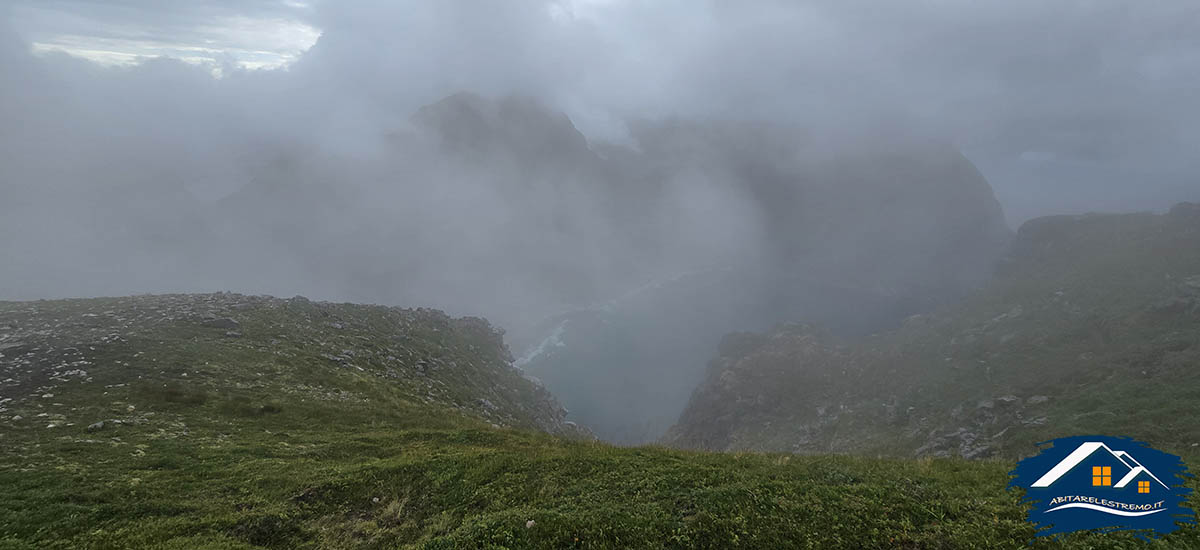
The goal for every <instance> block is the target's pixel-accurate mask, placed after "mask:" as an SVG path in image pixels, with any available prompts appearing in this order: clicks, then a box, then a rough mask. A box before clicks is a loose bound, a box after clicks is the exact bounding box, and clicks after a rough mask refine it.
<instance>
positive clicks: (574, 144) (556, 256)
mask: <svg viewBox="0 0 1200 550" xmlns="http://www.w3.org/2000/svg"><path fill="white" fill-rule="evenodd" d="M284 4H288V5H284ZM291 4H297V5H295V6H293V5H291ZM1118 7H1119V6H1118ZM128 8H129V9H127V10H124V11H120V10H118V11H119V13H118V12H117V11H107V10H106V9H104V7H103V6H102V5H99V4H95V3H91V2H87V1H85V0H70V1H67V2H61V3H55V4H35V3H31V2H27V1H25V0H20V1H17V2H14V3H12V4H11V5H8V6H6V7H5V8H4V10H3V12H0V16H2V17H3V23H2V24H0V70H2V71H3V74H4V75H5V77H6V78H5V81H6V85H5V86H4V87H3V88H2V89H0V116H2V117H3V121H4V124H3V125H0V234H2V235H3V237H4V238H3V239H0V256H3V257H4V258H6V259H9V261H5V262H0V298H6V299H35V298H48V297H71V296H98V295H126V294H137V293H145V292H211V291H222V290H233V291H238V292H244V293H264V294H271V295H279V296H291V295H297V294H299V295H305V296H311V297H313V298H316V299H327V300H349V301H355V302H369V303H380V304H387V305H403V306H431V307H438V308H442V309H445V310H447V311H449V312H450V313H452V314H455V315H482V316H486V317H487V318H489V319H490V320H491V321H492V322H493V323H495V324H496V325H497V326H500V327H504V328H505V329H506V330H507V331H508V335H507V336H508V342H509V345H510V346H511V347H512V349H513V351H514V352H515V353H516V355H518V356H519V357H521V358H522V359H523V361H522V365H524V366H525V367H526V368H528V369H529V370H530V372H531V373H533V374H534V375H536V376H539V377H542V378H543V379H544V381H545V382H546V383H547V384H548V385H549V386H551V389H553V390H554V391H556V392H563V393H564V394H563V395H561V396H560V397H562V398H563V400H564V401H565V402H567V405H568V407H569V408H572V409H574V416H580V415H582V416H591V417H592V418H593V419H594V420H595V421H597V422H601V423H608V422H610V421H611V422H612V423H613V426H614V427H615V426H616V425H618V424H625V423H626V422H627V420H632V419H636V420H638V421H640V422H643V423H649V424H650V425H652V427H651V428H644V429H643V428H636V429H635V428H630V429H631V430H632V431H633V432H639V433H638V434H636V435H631V436H630V439H629V440H631V441H635V440H643V439H646V438H650V437H654V436H655V435H656V432H661V431H662V429H664V428H665V427H666V425H667V424H669V423H670V421H671V420H672V419H673V415H674V412H673V411H677V409H678V408H680V407H682V405H683V402H684V400H685V399H686V394H687V392H688V391H690V388H691V387H692V386H693V385H694V383H696V382H698V381H699V377H700V376H701V374H702V368H703V365H704V363H705V361H706V360H707V358H708V357H710V356H711V354H712V352H713V349H714V347H715V346H716V345H717V342H718V340H719V336H720V335H721V334H724V333H726V332H729V331H731V330H763V329H766V328H767V327H769V326H770V325H772V324H773V323H776V322H780V321H789V320H790V321H818V322H821V323H823V324H826V325H828V326H830V327H831V328H832V330H833V331H835V332H836V333H838V334H843V335H847V336H855V335H863V334H867V333H870V332H873V331H876V330H881V329H886V328H888V327H890V326H892V325H894V324H895V323H896V322H897V321H898V320H899V319H901V318H903V317H904V316H906V315H909V314H911V313H915V312H919V311H926V310H928V309H930V308H932V307H934V306H936V305H937V304H940V303H942V302H943V301H945V300H948V299H952V298H953V297H955V296H957V295H959V294H961V293H962V292H964V291H966V290H968V289H970V288H972V287H973V286H975V285H977V284H979V283H980V282H981V281H983V280H984V279H985V278H986V277H987V276H988V274H989V273H990V269H991V265H992V262H993V261H994V260H995V259H996V258H997V257H999V255H1000V251H1001V249H1002V247H1003V243H1004V241H1005V240H1006V239H1007V238H1008V237H1007V233H1008V230H1007V226H1008V223H1013V224H1016V223H1019V222H1021V221H1023V220H1025V219H1027V218H1029V217H1030V216H1032V215H1035V214H1041V213H1047V212H1061V211H1068V212H1074V211H1082V210H1087V209H1095V208H1107V209H1114V210H1127V209H1129V208H1133V207H1141V208H1159V209H1162V208H1165V207H1166V206H1168V205H1169V204H1171V203H1173V202H1175V201H1177V200H1183V199H1188V198H1193V197H1192V196H1191V195H1192V194H1193V193H1192V192H1193V191H1194V190H1195V180H1194V178H1193V177H1191V176H1190V174H1192V173H1194V170H1193V168H1194V158H1195V156H1194V155H1190V154H1184V153H1186V152H1188V151H1192V150H1193V149H1194V148H1195V144H1196V143H1198V142H1200V141H1198V140H1196V139H1195V138H1196V136H1195V135H1194V132H1192V131H1191V130H1189V128H1191V127H1194V126H1196V125H1195V124H1192V122H1194V121H1193V118H1194V117H1195V114H1194V113H1196V112H1200V110H1197V109H1192V108H1190V107H1192V106H1194V105H1193V104H1194V98H1193V97H1192V96H1191V95H1190V94H1187V93H1185V91H1186V90H1189V89H1191V88H1194V86H1192V84H1193V82H1192V80H1191V76H1189V75H1192V74H1194V71H1188V70H1185V69H1187V68H1188V67H1190V65H1189V64H1190V63H1192V62H1193V60H1192V59H1191V58H1190V57H1188V56H1187V55H1184V53H1186V52H1187V51H1189V50H1188V48H1189V47H1190V46H1192V45H1194V41H1195V38H1194V33H1176V32H1174V31H1175V30H1176V29H1175V27H1174V26H1172V25H1171V23H1172V22H1174V21H1180V20H1186V19H1187V17H1188V16H1189V15H1191V14H1192V13H1193V12H1194V9H1195V8H1194V7H1193V6H1190V5H1188V4H1185V3H1172V2H1164V3H1156V4H1155V5H1154V6H1148V7H1141V8H1139V9H1138V10H1130V9H1125V8H1121V9H1117V8H1113V9H1095V10H1087V9H1083V8H1081V7H1078V6H1075V7H1061V8H1056V7H1052V6H1046V5H1045V4H1043V3H1040V2H1018V3H1013V4H1011V5H1009V6H1006V8H1005V10H1003V11H1001V10H999V9H998V8H977V9H966V8H962V7H950V6H942V5H938V4H928V3H921V4H919V5H914V6H909V7H903V8H902V7H897V6H890V5H871V4H864V3H860V2H849V3H837V4H817V3H783V2H771V1H768V2H762V3H756V4H754V5H753V6H746V7H738V6H736V5H733V4H726V3H720V2H704V3H699V4H696V3H681V2H668V3H663V4H660V5H656V6H655V5H642V4H640V3H634V2H623V1H612V2H591V1H570V2H567V1H562V2H559V1H554V2H540V1H519V2H514V3H511V5H505V6H480V5H477V3H474V2H466V1H458V0H455V1H448V2H382V1H378V2H377V1H362V2H345V3H343V2H337V3H334V2H323V3H273V2H256V3H253V5H252V6H248V7H243V8H237V7H234V6H233V5H232V4H226V3H212V4H204V5H199V4H198V5H195V6H190V7H188V8H187V9H183V8H178V9H162V8H161V6H157V5H155V4H153V3H134V4H131V5H130V6H128ZM67 15H70V17H67ZM238 16H243V17H262V18H266V19H264V20H275V19H284V20H288V21H293V22H295V23H297V24H303V25H307V26H308V27H309V28H310V29H314V30H312V32H313V33H314V36H316V34H319V38H314V39H315V43H312V44H311V47H310V48H309V49H307V51H298V52H295V53H294V55H293V54H291V53H289V54H287V55H289V56H292V57H290V58H289V59H290V61H289V64H287V65H286V66H280V67H279V68H276V69H269V70H250V69H249V68H248V67H251V66H253V65H250V64H246V63H245V62H244V59H241V58H238V57H237V55H244V54H246V52H247V51H251V50H253V48H243V47H240V46H239V48H230V49H229V50H228V51H225V52H221V51H219V50H220V48H219V47H216V46H204V45H199V46H197V45H187V44H184V45H186V46H188V48H190V49H186V48H185V49H182V50H186V51H191V52H193V53H196V56H192V57H187V56H183V57H181V56H180V55H179V54H178V53H176V50H170V49H167V50H163V48H161V46H162V44H163V43H167V42H170V40H171V39H172V38H170V37H174V38H173V40H177V41H181V42H186V41H193V42H195V43H197V44H208V43H207V42H205V40H209V39H210V38H211V36H210V35H208V34H205V33H206V32H211V29H212V28H213V27H214V26H215V27H220V26H221V25H230V24H231V23H230V21H231V19H230V18H231V17H238ZM89 23H95V24H94V25H91V27H92V30H90V31H89V30H88V29H89ZM1131 23H1139V24H1131ZM285 27H286V26H285ZM272 28H276V27H272ZM280 28H283V27H280ZM97 29H99V30H97ZM206 29H207V30H206ZM963 29H972V31H971V32H970V33H966V34H964V31H963ZM1148 29H1158V30H1159V31H1161V32H1151V31H1150V30H1148ZM227 30H228V31H229V32H226V33H225V36H226V38H227V39H229V40H234V39H233V38H228V36H231V33H233V31H234V30H236V29H233V28H230V29H227ZM1168 31H1170V32H1168ZM89 33H92V34H89ZM89 37H90V38H89ZM923 37H924V38H923ZM1054 37H1058V38H1054ZM234 38H236V40H234V42H237V43H238V44H239V45H241V46H245V44H243V42H245V40H246V39H245V37H234ZM276 38H278V37H276ZM1051 38H1053V40H1051ZM88 40H92V41H93V42H88ZM275 42H278V40H275V39H272V43H275ZM80 44H83V45H80ZM89 44H90V46H89ZM130 44H133V45H134V46H137V47H139V48H143V47H144V48H149V49H151V50H153V48H155V47H158V48H159V51H168V53H167V54H165V55H164V56H162V57H153V56H145V57H140V58H137V62H136V63H131V64H128V65H119V66H102V65H99V64H96V63H93V62H91V61H88V60H86V59H97V57H96V56H100V59H104V55H107V54H113V53H114V52H115V50H117V49H120V48H121V47H132V46H130ZM156 44H157V46H156ZM951 44H952V45H953V46H950V45H951ZM93 46H94V47H93ZM264 47H265V46H264ZM289 47H291V46H289ZM105 48H109V49H112V51H110V50H109V49H105ZM105 52H107V53H105ZM1181 52H1183V53H1181ZM116 53H120V52H116ZM102 54H103V55H102ZM201 54H202V55H201ZM197 56H199V57H201V59H199V60H198V59H196V57H197ZM204 56H209V57H204ZM109 57H111V56H109ZM1132 82H1139V83H1141V84H1139V85H1136V86H1135V85H1133V84H1131V83H1132ZM981 171H982V172H983V173H982V174H981ZM985 175H986V177H985ZM1051 180H1053V181H1051ZM997 199H999V200H997ZM1002 205H1003V208H1002ZM1006 215H1007V218H1008V219H1007V220H1006ZM593 324H594V326H593ZM571 327H575V328H571ZM582 327H592V328H588V329H586V330H582ZM559 344H562V345H559ZM539 350H541V352H539ZM587 350H592V351H587ZM547 351H549V352H553V353H549V354H547V353H542V352H547ZM568 352H570V353H569V354H568ZM564 354H565V355H564ZM572 354H582V355H572ZM564 366H565V370H564V368H560V367H564ZM571 369H574V370H571ZM567 372H573V373H575V374H571V375H569V376H566V377H565V378H560V376H561V375H564V373H567ZM618 373H619V374H618ZM676 376H678V378H677V379H676V378H675V377H676ZM648 381H649V382H648ZM598 388H609V389H607V390H604V391H599V390H598ZM614 388H615V389H614ZM616 394H619V397H620V399H618V398H617V396H616ZM572 396H574V397H572ZM626 399H627V401H626ZM614 402H619V403H627V404H630V405H629V406H622V407H617V408H613V407H610V406H609V405H610V404H612V403H614ZM634 404H642V405H647V404H649V405H647V406H650V408H649V409H642V408H641V407H640V406H633V405H634ZM600 405H603V407H604V409H605V410H604V411H603V414H600V413H594V412H593V413H589V412H588V410H589V409H594V408H595V407H599V406H600ZM651 405H652V406H651ZM651 409H653V410H651ZM614 411H616V412H614ZM618 413H619V414H620V415H624V416H625V417H628V418H624V419H608V418H605V415H608V414H618ZM597 415H598V416H597ZM614 429H615V428H614ZM623 429H624V428H622V430H623ZM639 430H640V431H639ZM602 431H603V430H602ZM642 432H644V433H642ZM631 433H632V432H631ZM608 436H609V437H613V438H616V437H617V436H616V432H610V433H609V434H608ZM622 437H623V436H622Z"/></svg>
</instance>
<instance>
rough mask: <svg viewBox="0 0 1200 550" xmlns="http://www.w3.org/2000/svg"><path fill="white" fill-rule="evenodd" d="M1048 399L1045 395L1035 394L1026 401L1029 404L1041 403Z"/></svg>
mask: <svg viewBox="0 0 1200 550" xmlns="http://www.w3.org/2000/svg"><path fill="white" fill-rule="evenodd" d="M1049 400H1050V398H1049V397H1047V396H1045V395H1035V396H1033V397H1030V398H1029V401H1028V403H1029V404H1030V405H1038V404H1041V403H1045V402H1047V401H1049Z"/></svg>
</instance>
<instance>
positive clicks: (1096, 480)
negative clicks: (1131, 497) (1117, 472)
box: [1092, 466, 1149, 490]
mask: <svg viewBox="0 0 1200 550" xmlns="http://www.w3.org/2000/svg"><path fill="white" fill-rule="evenodd" d="M1111 485H1112V466H1092V486H1093V487H1109V486H1111ZM1138 487H1139V490H1140V488H1141V484H1140V483H1139V485H1138ZM1147 490H1149V487H1147Z"/></svg>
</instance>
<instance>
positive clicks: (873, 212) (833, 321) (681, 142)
mask: <svg viewBox="0 0 1200 550" xmlns="http://www.w3.org/2000/svg"><path fill="white" fill-rule="evenodd" d="M634 135H635V138H636V139H638V150H637V151H632V150H626V151H620V152H619V154H610V155H607V156H606V158H607V159H609V161H610V162H611V161H612V160H613V159H620V162H621V165H620V166H619V167H616V168H614V169H613V170H612V173H622V174H628V175H630V177H635V178H641V180H642V181H645V182H650V185H659V186H662V185H663V183H662V182H672V181H676V182H677V181H678V180H680V179H683V180H685V181H686V182H687V183H690V184H692V185H695V186H696V187H698V188H703V187H704V186H716V187H718V188H719V189H721V190H722V193H723V195H722V196H723V197H736V199H737V200H736V203H734V204H736V208H735V207H733V206H730V204H725V205H724V209H722V208H714V209H713V210H712V212H711V215H710V216H709V217H708V220H707V224H708V226H709V230H710V232H711V231H712V230H713V228H717V230H718V231H716V232H717V233H719V228H721V227H722V226H723V225H727V226H728V227H729V228H730V230H731V231H743V233H740V234H739V236H740V237H741V238H740V239H739V241H738V245H737V246H734V247H730V248H720V247H719V246H714V247H713V248H711V252H712V256H711V257H710V259H709V260H710V261H709V262H708V263H707V265H705V264H698V265H702V266H704V267H702V268H698V269H694V270H688V271H683V273H682V275H679V274H676V275H674V276H664V277H661V278H660V279H659V280H657V281H656V282H655V283H654V284H651V285H648V286H647V287H643V288H641V289H639V290H638V291H636V292H634V293H632V294H629V295H626V296H624V297H623V298H620V299H616V300H612V301H607V302H605V303H604V304H603V305H602V306H599V307H596V308H589V309H585V310H582V311H579V312H575V313H568V314H565V315H562V316H558V317H555V318H552V319H550V320H549V321H548V322H546V323H545V324H544V325H543V328H542V331H541V332H542V335H543V337H544V339H539V338H533V339H532V340H531V343H530V344H529V345H528V346H527V347H526V349H527V350H529V351H528V353H527V356H526V357H524V358H523V359H522V361H521V364H522V366H523V368H525V369H526V370H528V371H529V372H531V373H533V374H535V375H536V376H538V377H539V378H541V379H542V380H543V381H545V382H546V384H547V385H548V387H549V388H550V389H551V390H552V391H554V392H555V393H556V395H559V396H560V398H561V399H562V400H563V401H564V403H565V404H566V405H567V407H568V408H569V409H571V410H572V411H573V415H574V416H573V417H574V418H576V419H577V420H578V421H580V422H581V423H584V424H587V425H589V426H590V427H592V428H593V429H595V430H597V432H598V433H599V434H600V435H601V436H602V437H605V438H607V439H609V440H612V441H618V442H623V443H638V442H644V441H648V440H653V439H654V438H656V437H658V436H659V435H661V434H662V433H663V432H664V431H665V430H666V428H667V427H668V426H669V425H670V424H671V423H672V422H673V421H674V420H675V419H676V417H677V415H678V413H679V411H680V410H682V408H683V406H684V404H685V403H686V400H687V398H688V395H689V393H690V391H691V388H693V387H694V386H695V385H696V384H698V383H699V382H700V381H701V379H702V377H703V365H704V363H705V361H706V359H707V357H709V356H711V353H712V346H713V343H714V342H715V341H716V340H717V339H718V338H719V337H720V335H721V334H724V333H727V332H729V331H733V330H746V329H750V330H763V329H766V328H767V327H769V326H771V325H773V324H775V323H779V322H784V321H815V322H820V323H823V324H826V325H827V326H829V327H830V328H831V329H832V330H833V331H834V332H835V333H836V334H839V335H842V336H857V335H862V334H867V333H870V332H873V331H877V330H882V329H885V328H889V327H891V326H893V325H894V324H895V323H897V322H899V320H900V319H902V318H904V317H905V316H908V315H911V314H913V313H917V312H921V311H927V310H929V309H931V308H933V307H935V306H936V305H937V304H939V303H942V302H944V301H946V300H950V299H953V298H955V297H957V296H960V295H962V294H963V293H965V292H966V291H967V290H969V289H970V288H973V287H974V286H976V285H978V284H980V283H981V282H982V281H984V280H986V279H987V277H988V276H990V274H991V273H992V271H993V269H994V262H995V260H996V259H997V258H998V257H999V256H1000V254H1001V251H1002V250H1003V247H1004V246H1005V245H1006V243H1007V241H1008V239H1009V238H1010V232H1009V230H1008V229H1007V227H1006V225H1005V223H1004V218H1003V213H1002V212H1001V210H1000V206H999V204H998V203H997V201H996V199H995V197H994V196H993V194H992V191H991V188H990V186H989V185H988V183H987V181H986V180H985V179H984V178H983V177H982V176H981V175H980V174H979V172H978V171H977V170H975V168H974V167H973V166H972V165H971V163H970V162H969V161H968V160H967V159H966V158H964V157H963V156H962V155H961V154H960V153H958V152H957V151H954V150H953V149H950V148H948V147H944V146H940V145H938V144H929V143H919V142H910V141H903V140H900V141H889V140H878V139H872V140H869V141H868V142H867V143H865V144H845V145H836V146H830V145H827V144H817V145H814V144H813V143H812V141H811V139H809V138H806V137H804V136H803V135H802V134H801V133H800V132H797V131H790V130H783V129H779V128H767V127H761V126H760V127H754V126H747V125H722V124H715V123H713V124H703V125H700V124H685V123H680V122H670V123H662V124H659V125H657V126H655V125H649V124H642V125H640V126H637V127H635V132H634ZM858 145H861V148H860V149H850V147H853V146H858ZM689 177H690V178H692V179H691V180H689V179H688V178H689ZM659 212H663V213H665V214H666V215H670V213H671V210H670V209H669V208H668V209H662V210H660V211H659ZM747 213H749V214H747ZM747 222H749V223H750V224H752V225H753V231H752V232H745V225H746V224H747ZM643 223H645V222H643ZM664 246H670V243H667V244H665V245H664ZM655 261H656V258H645V259H639V260H638V261H636V262H635V263H634V264H631V265H630V269H633V270H636V269H639V268H645V267H646V266H655V265H656V264H655V263H654V262H655ZM657 265H661V264H657ZM681 271H682V268H681ZM655 272H659V273H662V272H668V273H669V271H668V270H665V269H662V268H659V269H649V270H646V273H655Z"/></svg>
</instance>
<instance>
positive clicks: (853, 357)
mask: <svg viewBox="0 0 1200 550" xmlns="http://www.w3.org/2000/svg"><path fill="white" fill-rule="evenodd" d="M1197 364H1200V207H1198V206H1197V205H1195V204H1187V203H1185V204H1180V205H1178V206H1176V207H1175V208H1173V209H1172V210H1171V211H1170V212H1169V213H1167V214H1163V215H1154V214H1126V215H1100V214H1093V215H1084V216H1057V217H1052V218H1042V219H1037V220H1032V221H1030V222H1028V223H1026V224H1025V225H1024V226H1022V227H1021V229H1020V231H1019V232H1018V234H1017V237H1016V240H1015V242H1014V243H1013V246H1012V251H1011V253H1010V254H1009V256H1008V257H1007V258H1006V259H1005V260H1004V262H1003V263H1002V265H1001V268H1000V273H999V274H998V275H997V277H996V279H995V280H994V281H993V282H992V283H990V284H989V285H988V286H987V287H986V288H984V289H981V290H980V291H978V292H976V293H974V294H973V295H971V296H970V297H969V298H968V299H967V300H965V301H964V303H962V304H960V305H957V306H954V307H951V308H948V309H944V310H941V311H939V312H937V313H934V314H929V315H918V316H914V317H911V318H909V319H907V320H906V321H905V322H904V324H903V326H902V327H901V328H899V329H898V330H895V331H892V332H887V333H883V334H880V335H877V336H873V337H870V338H867V339H865V340H861V341H851V342H847V341H839V340H837V339H835V338H833V337H832V336H831V335H829V334H828V333H826V332H825V331H823V330H822V329H820V328H818V327H814V326H811V325H788V326H783V327H780V328H778V329H777V330H775V331H773V332H771V333H769V334H765V335H754V334H737V335H731V336H729V337H727V338H726V339H725V340H724V341H723V342H722V345H721V348H720V352H719V354H718V357H717V359H715V360H714V361H713V362H712V363H711V364H710V367H709V373H708V378H707V380H706V382H705V383H704V384H703V385H702V386H701V387H699V388H698V389H697V390H696V392H695V393H694V394H693V396H692V399H691V401H690V403H689V405H688V408H687V410H686V411H685V412H684V413H683V415H682V416H681V418H680V420H679V423H678V424H677V425H676V426H675V427H674V428H673V429H672V431H671V433H670V434H669V435H668V436H667V438H666V441H668V442H669V443H671V444H673V445H679V446H684V447H694V448H705V449H761V450H779V451H789V452H830V451H832V452H862V453H886V454H899V455H908V456H911V455H914V454H915V455H935V456H946V455H961V456H965V457H987V456H1020V455H1025V454H1029V453H1031V452H1033V451H1034V447H1033V444H1034V443H1035V442H1037V441H1043V440H1046V439H1050V438H1053V437H1057V436H1062V435H1069V434H1071V435H1075V434H1088V433H1106V434H1116V435H1129V436H1133V437H1136V438H1140V439H1144V440H1147V441H1150V442H1152V443H1153V444H1155V445H1158V446H1160V447H1163V448H1166V449H1171V450H1175V451H1186V450H1194V448H1195V447H1196V446H1197V445H1198V444H1200V428H1197V426H1200V416H1198V415H1200V413H1198V411H1200V372H1197V370H1196V369H1195V366H1196V365H1197Z"/></svg>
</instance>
